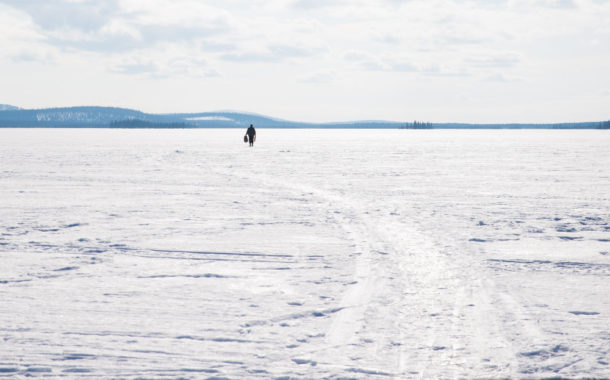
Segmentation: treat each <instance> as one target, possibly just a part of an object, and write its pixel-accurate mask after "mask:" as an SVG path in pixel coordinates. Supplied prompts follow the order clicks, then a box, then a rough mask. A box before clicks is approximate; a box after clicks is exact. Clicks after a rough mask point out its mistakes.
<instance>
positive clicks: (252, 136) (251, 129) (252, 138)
mask: <svg viewBox="0 0 610 380" xmlns="http://www.w3.org/2000/svg"><path fill="white" fill-rule="evenodd" d="M246 134H247V135H248V141H249V142H250V146H253V145H254V142H255V141H256V129H254V126H253V125H252V124H250V127H249V128H248V130H247V131H246Z"/></svg>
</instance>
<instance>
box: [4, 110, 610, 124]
mask: <svg viewBox="0 0 610 380" xmlns="http://www.w3.org/2000/svg"><path fill="white" fill-rule="evenodd" d="M0 111H2V112H0V128H247V127H248V126H249V125H250V124H254V126H255V127H256V128H324V129H338V128H341V129H347V128H361V129H522V128H529V129H533V128H536V129H599V128H603V129H610V121H604V122H584V123H561V124H459V123H427V122H417V121H416V122H394V121H374V120H373V121H350V122H342V123H336V122H334V123H305V122H298V121H289V120H281V119H277V118H272V117H268V116H264V115H258V114H253V113H245V112H234V111H220V112H201V113H175V114H150V113H144V112H140V111H136V110H131V109H127V108H116V107H96V106H91V107H62V108H45V109H20V108H18V107H14V106H9V105H0Z"/></svg>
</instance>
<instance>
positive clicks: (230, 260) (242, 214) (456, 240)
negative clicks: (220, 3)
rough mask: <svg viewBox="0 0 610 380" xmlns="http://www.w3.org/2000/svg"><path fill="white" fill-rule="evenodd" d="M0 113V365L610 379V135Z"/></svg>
mask: <svg viewBox="0 0 610 380" xmlns="http://www.w3.org/2000/svg"><path fill="white" fill-rule="evenodd" d="M258 132H259V136H258V139H257V143H256V145H255V146H254V147H253V148H249V147H248V146H247V144H243V143H242V142H241V140H242V135H241V134H240V132H236V131H231V130H138V131H131V130H19V129H5V130H1V131H0V163H1V166H0V199H1V207H0V260H1V263H2V264H1V268H2V270H1V272H0V302H1V307H0V338H1V339H2V344H0V375H1V376H3V377H4V376H9V377H10V376H22V375H34V376H47V375H55V376H57V375H64V376H77V377H87V376H93V377H100V376H103V377H138V376H140V377H186V378H205V377H216V378H219V377H228V378H257V377H260V378H281V377H284V378H287V377H291V378H324V377H327V378H339V377H342V378H392V377H395V378H456V377H469V378H472V377H546V376H564V377H580V376H591V377H610V364H609V362H610V357H609V356H610V332H609V329H608V327H609V326H610V297H608V291H609V289H610V149H608V147H609V146H610V135H609V134H608V133H607V132H605V131H578V132H576V131H399V130H390V131H366V130H359V131H320V130H291V131H283V130H259V131H258Z"/></svg>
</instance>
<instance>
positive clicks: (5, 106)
mask: <svg viewBox="0 0 610 380" xmlns="http://www.w3.org/2000/svg"><path fill="white" fill-rule="evenodd" d="M18 109H20V108H19V107H15V106H11V105H8V104H0V111H14V110H18Z"/></svg>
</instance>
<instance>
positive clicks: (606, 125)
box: [597, 120, 610, 129]
mask: <svg viewBox="0 0 610 380" xmlns="http://www.w3.org/2000/svg"><path fill="white" fill-rule="evenodd" d="M597 129H610V120H608V121H602V122H601V123H599V126H598V127H597Z"/></svg>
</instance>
